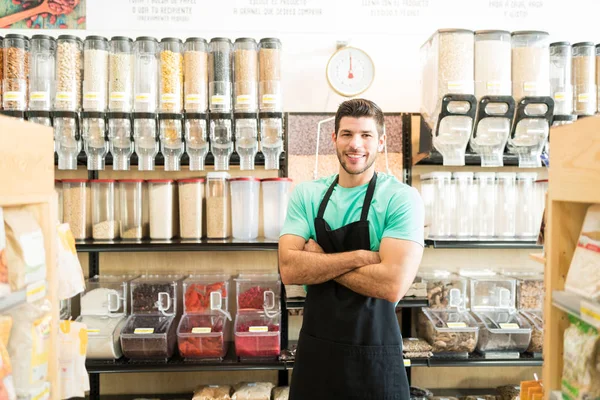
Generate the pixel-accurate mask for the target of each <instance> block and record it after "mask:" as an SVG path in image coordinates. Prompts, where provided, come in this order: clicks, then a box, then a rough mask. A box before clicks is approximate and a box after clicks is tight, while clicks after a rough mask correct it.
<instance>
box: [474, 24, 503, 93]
mask: <svg viewBox="0 0 600 400" xmlns="http://www.w3.org/2000/svg"><path fill="white" fill-rule="evenodd" d="M510 53H511V48H510V32H508V31H497V30H484V31H475V97H477V100H480V99H481V98H482V97H483V96H510V95H511V91H512V88H511V80H510V79H511V78H510Z"/></svg>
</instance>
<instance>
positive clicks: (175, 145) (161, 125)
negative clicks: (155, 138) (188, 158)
mask: <svg viewBox="0 0 600 400" xmlns="http://www.w3.org/2000/svg"><path fill="white" fill-rule="evenodd" d="M158 132H159V135H160V151H161V153H162V155H163V156H164V166H165V171H179V170H180V169H181V156H182V155H183V151H184V147H185V145H184V142H183V114H181V113H168V112H161V113H159V114H158Z"/></svg>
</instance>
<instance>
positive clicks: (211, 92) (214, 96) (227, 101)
mask: <svg viewBox="0 0 600 400" xmlns="http://www.w3.org/2000/svg"><path fill="white" fill-rule="evenodd" d="M232 51H233V46H232V44H231V41H230V40H229V39H227V38H213V39H211V41H210V44H209V53H208V96H209V108H210V111H212V112H231V90H232V89H231V62H232V60H231V59H232V54H231V53H232Z"/></svg>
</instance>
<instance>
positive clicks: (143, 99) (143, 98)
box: [135, 93, 150, 103]
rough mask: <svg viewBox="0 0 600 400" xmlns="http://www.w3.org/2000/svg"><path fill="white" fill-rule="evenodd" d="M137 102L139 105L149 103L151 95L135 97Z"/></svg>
mask: <svg viewBox="0 0 600 400" xmlns="http://www.w3.org/2000/svg"><path fill="white" fill-rule="evenodd" d="M135 101H137V102H138V103H149V102H150V93H140V94H138V95H136V96H135Z"/></svg>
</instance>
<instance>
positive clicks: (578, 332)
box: [562, 317, 600, 400]
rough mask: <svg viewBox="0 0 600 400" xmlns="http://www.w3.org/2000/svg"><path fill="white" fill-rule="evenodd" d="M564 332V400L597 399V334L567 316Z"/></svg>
mask: <svg viewBox="0 0 600 400" xmlns="http://www.w3.org/2000/svg"><path fill="white" fill-rule="evenodd" d="M569 320H570V321H571V326H569V327H568V328H567V329H565V335H564V355H563V376H562V392H563V398H565V399H566V400H583V399H596V398H600V335H598V330H596V328H594V327H592V326H591V325H588V324H586V323H585V322H583V321H581V320H579V319H577V318H575V317H569Z"/></svg>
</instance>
